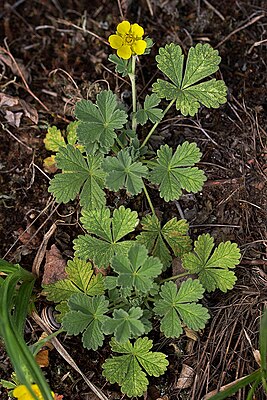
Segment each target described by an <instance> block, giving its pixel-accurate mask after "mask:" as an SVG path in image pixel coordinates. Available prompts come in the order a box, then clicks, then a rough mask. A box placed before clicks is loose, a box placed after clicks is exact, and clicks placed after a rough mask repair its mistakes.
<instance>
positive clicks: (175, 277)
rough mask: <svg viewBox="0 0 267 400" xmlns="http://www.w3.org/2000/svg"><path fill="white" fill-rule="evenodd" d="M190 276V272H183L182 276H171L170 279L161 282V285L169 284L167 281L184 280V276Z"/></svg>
mask: <svg viewBox="0 0 267 400" xmlns="http://www.w3.org/2000/svg"><path fill="white" fill-rule="evenodd" d="M186 275H189V272H183V273H182V274H179V275H175V276H171V277H170V278H166V279H163V280H161V281H160V283H163V282H167V281H174V280H176V279H178V278H182V277H183V276H186Z"/></svg>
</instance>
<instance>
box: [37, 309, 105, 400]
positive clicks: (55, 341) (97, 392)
mask: <svg viewBox="0 0 267 400" xmlns="http://www.w3.org/2000/svg"><path fill="white" fill-rule="evenodd" d="M32 318H33V319H34V321H35V322H36V323H37V324H38V325H39V326H40V327H41V328H42V329H43V330H44V331H45V332H46V333H47V334H48V335H51V334H52V331H51V330H50V328H49V327H48V325H47V324H46V323H45V322H44V321H43V320H42V319H41V318H40V317H39V315H38V314H37V313H36V312H35V311H33V313H32ZM50 342H51V343H52V344H53V346H54V347H55V349H56V350H57V351H58V353H59V354H60V355H61V356H62V357H63V358H64V360H65V361H67V363H68V364H69V365H70V366H71V367H72V368H73V369H75V371H77V372H78V374H80V375H81V377H82V378H83V380H84V381H85V383H86V384H87V385H88V386H89V388H90V389H91V390H92V392H94V393H95V395H96V396H97V397H98V398H99V399H100V400H109V399H108V398H107V397H106V396H105V394H104V393H103V392H102V391H101V390H100V389H98V388H97V387H96V386H95V385H94V384H93V383H92V382H91V381H90V380H89V379H88V378H87V377H86V376H85V375H84V373H83V372H82V371H81V370H80V368H79V367H78V365H77V364H76V363H75V361H74V360H73V358H72V357H71V356H70V355H69V353H68V352H67V351H66V350H65V348H64V347H63V346H62V344H61V343H60V341H59V340H58V339H57V338H51V340H50Z"/></svg>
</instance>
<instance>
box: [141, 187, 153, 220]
mask: <svg viewBox="0 0 267 400" xmlns="http://www.w3.org/2000/svg"><path fill="white" fill-rule="evenodd" d="M143 189H144V193H145V195H146V198H147V201H148V204H149V207H150V210H151V211H152V214H153V215H156V214H155V210H154V207H153V204H152V201H151V198H150V196H149V194H148V191H147V189H146V187H145V184H144V187H143Z"/></svg>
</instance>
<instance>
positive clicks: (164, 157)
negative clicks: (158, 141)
mask: <svg viewBox="0 0 267 400" xmlns="http://www.w3.org/2000/svg"><path fill="white" fill-rule="evenodd" d="M157 156H158V158H157V160H156V162H157V164H156V166H155V167H154V168H153V169H152V171H151V172H150V175H149V179H150V181H151V182H152V183H156V184H158V185H159V190H160V197H162V198H164V200H165V201H170V200H176V199H178V198H179V197H180V196H181V194H182V189H185V190H187V191H188V192H190V191H191V192H193V193H196V192H198V191H199V190H201V188H202V186H203V184H204V182H205V180H206V177H205V175H204V173H203V171H201V170H199V169H198V168H197V167H192V166H193V165H194V164H195V163H197V162H198V161H199V159H200V156H201V153H200V151H199V149H198V147H197V146H196V143H188V142H184V143H183V144H182V145H179V146H178V147H177V149H176V151H175V153H174V154H172V148H171V147H169V146H168V145H167V144H166V145H164V146H161V147H160V149H159V150H158V151H157Z"/></svg>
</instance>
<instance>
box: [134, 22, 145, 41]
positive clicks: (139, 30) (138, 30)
mask: <svg viewBox="0 0 267 400" xmlns="http://www.w3.org/2000/svg"><path fill="white" fill-rule="evenodd" d="M131 31H132V34H133V35H134V36H135V37H139V38H141V37H142V36H143V35H144V29H143V28H142V26H140V25H138V24H133V25H132V26H131Z"/></svg>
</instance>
